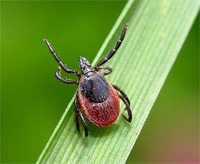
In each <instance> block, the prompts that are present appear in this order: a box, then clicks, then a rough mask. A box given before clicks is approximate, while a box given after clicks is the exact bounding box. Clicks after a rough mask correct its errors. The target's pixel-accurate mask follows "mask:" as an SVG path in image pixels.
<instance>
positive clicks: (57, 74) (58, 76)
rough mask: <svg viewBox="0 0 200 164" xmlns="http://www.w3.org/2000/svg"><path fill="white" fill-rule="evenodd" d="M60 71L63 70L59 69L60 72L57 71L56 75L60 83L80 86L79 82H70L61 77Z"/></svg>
mask: <svg viewBox="0 0 200 164" xmlns="http://www.w3.org/2000/svg"><path fill="white" fill-rule="evenodd" d="M60 71H61V68H58V70H57V71H56V73H55V76H56V78H57V79H58V80H60V81H61V82H63V83H66V84H76V85H78V84H79V82H78V81H74V80H68V79H65V78H63V77H61V74H60Z"/></svg>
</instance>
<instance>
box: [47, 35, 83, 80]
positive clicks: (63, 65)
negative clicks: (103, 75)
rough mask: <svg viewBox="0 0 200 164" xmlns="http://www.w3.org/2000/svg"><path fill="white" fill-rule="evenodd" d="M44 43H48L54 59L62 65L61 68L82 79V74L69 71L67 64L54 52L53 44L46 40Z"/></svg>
mask: <svg viewBox="0 0 200 164" xmlns="http://www.w3.org/2000/svg"><path fill="white" fill-rule="evenodd" d="M44 42H45V43H46V45H47V46H48V48H49V50H50V52H51V54H52V55H53V57H54V58H55V59H56V61H57V62H58V64H59V65H60V67H61V68H62V69H63V70H64V71H65V72H67V73H74V74H75V75H76V76H78V77H79V78H80V77H81V75H80V73H79V72H78V71H75V70H72V69H69V68H67V67H66V66H65V64H64V63H63V62H62V61H61V60H60V59H59V57H58V55H57V54H56V53H55V51H54V50H53V47H52V46H51V44H50V43H49V41H48V40H47V39H44Z"/></svg>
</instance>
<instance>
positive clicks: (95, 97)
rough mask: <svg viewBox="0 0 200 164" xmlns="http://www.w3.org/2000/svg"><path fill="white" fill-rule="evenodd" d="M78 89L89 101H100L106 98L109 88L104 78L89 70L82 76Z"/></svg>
mask: <svg viewBox="0 0 200 164" xmlns="http://www.w3.org/2000/svg"><path fill="white" fill-rule="evenodd" d="M82 78H83V79H82V82H81V84H80V87H81V88H80V89H81V92H82V94H83V95H84V96H85V97H86V98H87V99H88V100H90V101H92V102H97V103H101V102H104V101H105V100H107V98H108V96H109V88H108V84H107V82H106V80H105V79H104V78H103V77H102V76H101V75H100V74H98V73H97V72H89V73H87V74H86V75H84V76H83V77H82Z"/></svg>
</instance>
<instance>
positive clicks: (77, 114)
mask: <svg viewBox="0 0 200 164" xmlns="http://www.w3.org/2000/svg"><path fill="white" fill-rule="evenodd" d="M77 93H78V92H77ZM77 93H76V98H75V100H74V112H75V121H76V128H77V130H78V132H79V133H80V127H79V118H78V117H80V119H81V122H82V124H83V128H84V130H85V136H86V137H87V136H88V134H89V133H88V128H87V124H86V122H85V120H84V118H83V115H82V113H81V111H80V105H79V101H78V94H77Z"/></svg>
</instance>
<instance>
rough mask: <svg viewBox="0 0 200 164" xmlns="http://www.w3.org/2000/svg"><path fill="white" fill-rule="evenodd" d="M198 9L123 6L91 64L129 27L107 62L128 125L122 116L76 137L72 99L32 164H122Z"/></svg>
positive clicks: (177, 2)
mask: <svg viewBox="0 0 200 164" xmlns="http://www.w3.org/2000/svg"><path fill="white" fill-rule="evenodd" d="M198 10H199V1H198V0H151V1H148V0H147V1H142V0H140V1H128V2H127V5H126V6H125V8H124V10H123V11H122V13H121V15H120V16H119V19H118V20H117V22H116V24H115V25H114V27H113V29H112V30H111V32H110V34H109V36H108V37H107V39H106V40H105V42H104V44H103V46H102V48H101V49H100V51H99V52H98V54H97V56H96V58H95V60H94V62H93V64H96V63H97V61H98V60H99V59H100V58H102V57H103V56H105V55H106V54H108V52H109V51H110V50H111V49H112V48H113V47H114V45H115V43H116V41H117V39H118V38H119V35H120V32H121V29H122V27H123V26H124V24H125V23H126V22H127V23H129V25H130V26H129V29H128V32H127V35H126V37H125V40H124V42H123V44H122V46H121V47H120V49H119V51H118V52H117V54H116V56H115V57H114V58H113V59H112V60H111V61H109V62H108V63H107V65H108V66H110V67H111V68H113V70H114V72H113V73H112V74H111V75H110V76H108V77H107V79H108V80H109V81H110V82H112V83H113V84H116V85H118V86H120V87H121V88H123V90H124V91H125V92H126V93H127V95H128V96H129V98H130V101H131V108H132V112H133V121H132V123H131V124H129V123H127V122H126V121H125V120H124V119H123V118H122V117H119V118H118V120H117V121H116V123H115V124H113V125H111V126H108V127H104V128H101V127H96V126H94V125H92V124H91V123H88V127H89V132H90V135H89V137H87V138H85V137H84V133H83V129H81V131H82V132H81V135H78V133H77V131H76V126H75V121H74V113H73V109H72V108H73V107H72V103H73V99H74V97H73V99H72V100H71V101H70V103H69V105H68V107H67V109H66V111H65V113H64V114H63V116H62V118H61V120H60V122H59V123H58V125H57V127H56V129H55V131H54V132H53V134H52V136H51V138H50V140H49V142H48V143H47V145H46V147H45V149H44V150H43V152H42V154H41V155H40V157H39V159H38V161H37V163H38V164H39V163H45V164H46V163H50V164H52V163H87V164H88V163H95V164H96V163H125V161H126V159H127V157H128V155H129V153H130V151H131V149H132V148H133V146H134V143H135V141H136V139H137V137H138V136H139V134H140V131H141V129H142V127H143V125H144V122H145V120H146V119H147V116H148V114H149V112H150V109H151V108H152V106H153V104H154V102H155V100H156V97H157V96H158V93H159V91H160V89H161V88H162V85H163V83H164V81H165V79H166V77H167V75H168V73H169V71H170V69H171V67H172V65H173V63H174V61H175V59H176V57H177V55H178V52H179V51H180V49H181V47H182V44H183V42H184V40H185V38H186V36H187V34H188V32H189V30H190V27H191V25H192V23H193V21H194V18H195V16H196V15H197V13H198ZM121 105H122V108H121V109H123V108H124V105H123V104H121Z"/></svg>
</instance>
